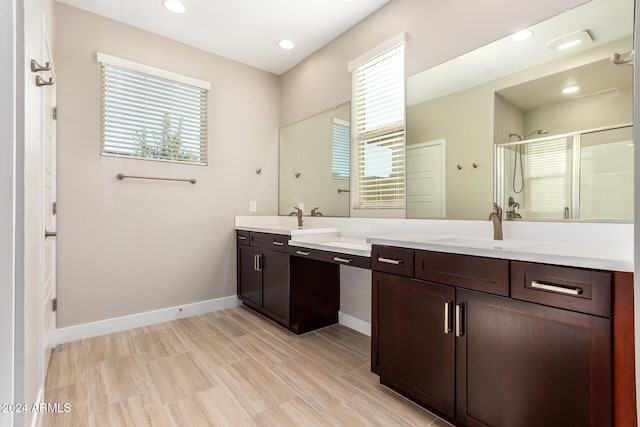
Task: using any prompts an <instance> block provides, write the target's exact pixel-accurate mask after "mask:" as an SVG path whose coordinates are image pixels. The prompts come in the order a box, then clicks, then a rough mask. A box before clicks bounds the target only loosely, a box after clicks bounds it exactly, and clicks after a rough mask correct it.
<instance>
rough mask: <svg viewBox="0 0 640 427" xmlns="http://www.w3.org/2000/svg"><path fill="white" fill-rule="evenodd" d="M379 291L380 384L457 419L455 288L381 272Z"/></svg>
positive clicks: (376, 350)
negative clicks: (455, 398) (453, 317)
mask: <svg viewBox="0 0 640 427" xmlns="http://www.w3.org/2000/svg"><path fill="white" fill-rule="evenodd" d="M373 286H374V289H373V292H374V298H373V300H374V307H373V310H374V318H375V322H374V323H375V326H374V327H375V328H376V331H375V334H374V335H375V337H374V342H375V344H374V348H373V351H374V353H377V363H378V370H379V374H380V381H381V382H382V383H383V384H385V385H389V386H391V387H393V388H395V389H397V390H400V391H402V392H403V393H405V394H407V395H409V396H410V397H411V398H413V399H415V400H416V401H418V402H419V403H421V404H423V405H427V406H429V407H431V408H433V409H436V410H438V411H440V412H441V413H443V414H445V415H447V416H449V417H453V415H454V410H453V403H454V384H455V382H454V361H455V348H454V346H455V339H454V334H453V331H452V310H453V307H454V304H453V301H454V297H455V290H454V288H452V287H450V286H443V285H436V284H434V283H430V282H424V281H420V280H415V279H409V278H406V277H400V276H395V275H390V274H386V273H379V272H374V273H373Z"/></svg>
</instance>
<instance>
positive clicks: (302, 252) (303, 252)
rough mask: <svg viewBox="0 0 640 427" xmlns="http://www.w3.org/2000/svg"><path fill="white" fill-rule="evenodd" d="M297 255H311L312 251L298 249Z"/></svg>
mask: <svg viewBox="0 0 640 427" xmlns="http://www.w3.org/2000/svg"><path fill="white" fill-rule="evenodd" d="M296 255H303V256H309V255H311V252H305V251H296Z"/></svg>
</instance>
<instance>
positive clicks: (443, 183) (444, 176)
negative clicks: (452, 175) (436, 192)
mask: <svg viewBox="0 0 640 427" xmlns="http://www.w3.org/2000/svg"><path fill="white" fill-rule="evenodd" d="M435 145H440V146H442V150H441V153H442V155H441V156H440V163H441V169H440V170H441V171H442V174H441V175H442V181H441V184H440V187H441V188H440V199H441V200H440V201H441V203H442V218H446V217H447V140H446V139H444V138H441V139H434V140H432V141H425V142H419V143H417V144H411V145H407V147H406V149H405V150H406V157H407V158H408V157H409V150H415V149H418V148H425V147H431V146H435ZM408 163H409V162H408V161H407V164H408ZM408 171H409V170H408V168H407V170H406V172H407V173H408ZM407 181H408V180H407ZM405 203H406V202H405Z"/></svg>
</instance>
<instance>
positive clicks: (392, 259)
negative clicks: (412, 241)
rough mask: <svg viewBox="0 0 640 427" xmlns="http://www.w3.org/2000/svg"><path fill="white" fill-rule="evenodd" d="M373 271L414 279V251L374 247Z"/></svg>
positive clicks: (372, 249) (372, 252)
mask: <svg viewBox="0 0 640 427" xmlns="http://www.w3.org/2000/svg"><path fill="white" fill-rule="evenodd" d="M371 269H372V270H376V271H382V272H385V273H391V274H396V275H398V276H406V277H413V249H406V248H396V247H392V246H379V245H373V247H372V248H371Z"/></svg>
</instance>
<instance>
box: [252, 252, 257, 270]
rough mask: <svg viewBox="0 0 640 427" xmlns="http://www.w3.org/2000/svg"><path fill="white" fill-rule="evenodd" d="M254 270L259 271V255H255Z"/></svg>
mask: <svg viewBox="0 0 640 427" xmlns="http://www.w3.org/2000/svg"><path fill="white" fill-rule="evenodd" d="M253 271H258V255H254V256H253Z"/></svg>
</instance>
